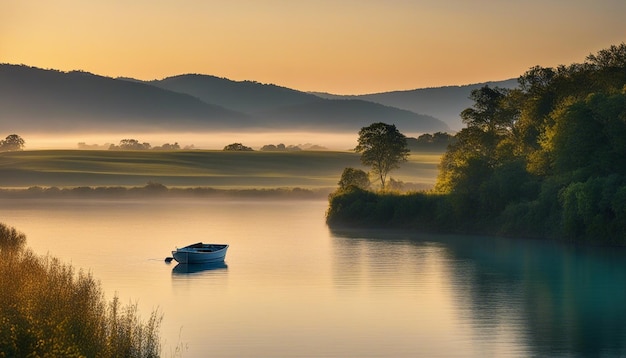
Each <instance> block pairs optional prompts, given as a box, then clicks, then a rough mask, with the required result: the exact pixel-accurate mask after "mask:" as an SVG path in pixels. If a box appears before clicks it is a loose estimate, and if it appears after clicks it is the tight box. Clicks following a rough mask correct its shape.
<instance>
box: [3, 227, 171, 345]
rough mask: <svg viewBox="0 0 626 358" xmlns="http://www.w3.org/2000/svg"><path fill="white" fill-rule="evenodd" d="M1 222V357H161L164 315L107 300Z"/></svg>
mask: <svg viewBox="0 0 626 358" xmlns="http://www.w3.org/2000/svg"><path fill="white" fill-rule="evenodd" d="M25 242H26V237H25V235H24V234H22V233H20V232H18V231H17V230H15V229H14V228H10V227H7V226H6V225H4V224H2V223H0V254H1V255H2V257H3V260H1V261H0V357H25V356H33V357H158V356H159V355H160V349H161V346H160V339H159V336H158V332H159V328H160V323H161V319H162V315H160V314H159V313H158V312H156V311H153V312H152V313H151V315H150V318H149V319H148V320H147V321H145V322H144V321H142V320H141V317H140V316H139V313H138V309H137V305H136V304H128V305H126V306H123V305H122V304H120V302H119V299H118V298H117V297H114V298H113V299H112V301H110V302H107V301H106V299H105V298H104V294H103V292H102V290H101V286H100V283H99V282H98V281H96V280H95V279H94V278H93V277H92V276H91V274H90V273H85V272H83V271H82V270H79V271H78V272H76V271H75V269H74V268H73V267H72V266H71V265H68V264H64V263H62V262H61V261H60V260H59V259H57V258H54V257H50V256H39V255H36V254H35V253H33V252H32V251H31V250H30V249H28V248H26V247H25Z"/></svg>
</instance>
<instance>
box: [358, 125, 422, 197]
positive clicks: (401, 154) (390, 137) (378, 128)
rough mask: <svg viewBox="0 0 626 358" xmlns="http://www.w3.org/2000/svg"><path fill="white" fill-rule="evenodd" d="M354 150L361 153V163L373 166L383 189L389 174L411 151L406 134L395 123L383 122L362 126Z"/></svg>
mask: <svg viewBox="0 0 626 358" xmlns="http://www.w3.org/2000/svg"><path fill="white" fill-rule="evenodd" d="M354 150H355V151H356V152H357V153H361V163H363V164H364V165H367V166H370V167H372V173H374V174H375V175H377V176H378V178H379V179H380V185H381V188H382V189H385V182H386V179H387V174H389V172H390V171H391V170H393V169H396V168H398V167H399V163H400V162H405V161H406V160H407V158H408V156H409V152H410V150H409V147H408V145H407V141H406V137H405V136H404V134H402V133H400V132H399V131H398V129H397V128H396V126H395V125H393V124H386V123H381V122H379V123H374V124H371V125H369V126H368V127H363V128H361V130H360V131H359V140H358V145H357V146H356V148H355V149H354Z"/></svg>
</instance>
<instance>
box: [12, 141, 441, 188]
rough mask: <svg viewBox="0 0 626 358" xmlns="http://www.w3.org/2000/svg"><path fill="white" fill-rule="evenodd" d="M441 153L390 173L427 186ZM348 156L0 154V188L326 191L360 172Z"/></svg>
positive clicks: (324, 153)
mask: <svg viewBox="0 0 626 358" xmlns="http://www.w3.org/2000/svg"><path fill="white" fill-rule="evenodd" d="M440 157H441V153H414V154H412V155H411V157H410V159H409V161H408V162H407V163H404V164H402V166H401V168H400V169H398V170H395V171H393V172H392V173H391V176H392V177H393V178H394V179H396V180H400V181H403V182H405V183H411V184H414V185H418V186H423V187H427V186H432V185H433V184H434V182H435V179H436V176H437V165H438V163H439V158H440ZM359 158H360V157H359V155H358V154H355V153H352V152H330V151H301V152H261V151H255V152H224V151H203V150H193V151H171V152H161V151H89V150H41V151H21V152H4V153H0V188H28V187H32V186H41V187H61V188H64V187H78V186H90V187H97V186H126V187H130V186H143V185H146V184H147V183H148V182H154V183H160V184H163V185H165V186H167V187H212V188H221V189H241V188H284V187H299V188H332V187H336V185H337V182H338V181H339V177H340V176H341V172H342V171H343V169H344V168H346V167H354V168H361V169H363V170H366V171H367V170H368V169H369V168H365V167H363V166H362V165H361V163H360V161H359Z"/></svg>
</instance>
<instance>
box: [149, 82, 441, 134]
mask: <svg viewBox="0 0 626 358" xmlns="http://www.w3.org/2000/svg"><path fill="white" fill-rule="evenodd" d="M148 83H150V84H152V85H155V86H158V87H160V88H163V89H167V90H170V91H176V92H180V93H185V94H189V95H192V96H195V97H197V98H199V99H201V100H202V101H205V102H206V103H211V104H215V105H219V106H221V107H225V108H228V109H231V110H234V111H237V112H243V113H246V114H248V115H250V116H252V117H253V118H255V119H256V121H257V122H258V123H263V126H267V127H268V128H275V129H277V128H281V127H287V128H297V129H300V130H340V131H343V130H346V131H353V132H356V131H358V130H359V129H360V128H361V127H364V126H367V125H370V124H371V123H373V122H381V121H386V122H390V123H394V124H396V126H397V127H398V128H399V129H400V130H401V131H403V132H407V133H412V134H417V133H424V132H437V131H447V130H449V128H448V127H447V126H446V125H445V124H444V123H443V122H441V121H440V120H438V119H437V118H434V117H432V116H428V115H423V114H419V113H418V112H414V111H410V110H402V109H399V108H394V107H393V106H390V105H384V104H382V105H381V104H380V103H375V102H373V101H367V100H352V99H345V100H344V99H342V98H338V99H326V98H321V97H319V96H315V95H313V94H310V93H305V92H301V91H296V90H293V89H290V88H286V87H281V86H277V85H273V84H262V83H259V82H254V81H232V80H229V79H226V78H218V77H215V76H208V75H198V74H188V75H180V76H174V77H168V78H165V79H162V80H156V81H150V82H148Z"/></svg>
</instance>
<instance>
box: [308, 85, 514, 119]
mask: <svg viewBox="0 0 626 358" xmlns="http://www.w3.org/2000/svg"><path fill="white" fill-rule="evenodd" d="M484 86H489V87H500V88H509V89H512V88H516V87H517V86H518V83H517V79H516V78H511V79H507V80H503V81H491V82H483V83H475V84H469V85H463V86H444V87H432V88H420V89H414V90H404V91H393V92H381V93H372V94H364V95H334V94H329V93H319V92H312V94H315V95H316V96H319V97H322V98H329V99H361V100H365V101H370V102H374V103H380V104H383V105H386V106H391V107H396V108H401V109H405V110H408V111H413V112H418V113H423V114H427V115H430V116H433V117H435V118H437V119H439V120H441V121H443V122H445V123H446V124H447V125H448V126H449V127H450V128H451V129H453V130H459V129H461V128H462V127H463V124H462V123H461V117H460V114H461V112H462V111H463V110H464V109H466V108H469V107H471V106H472V105H473V102H472V100H470V99H469V95H470V93H471V91H472V90H474V89H477V88H480V87H484Z"/></svg>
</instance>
